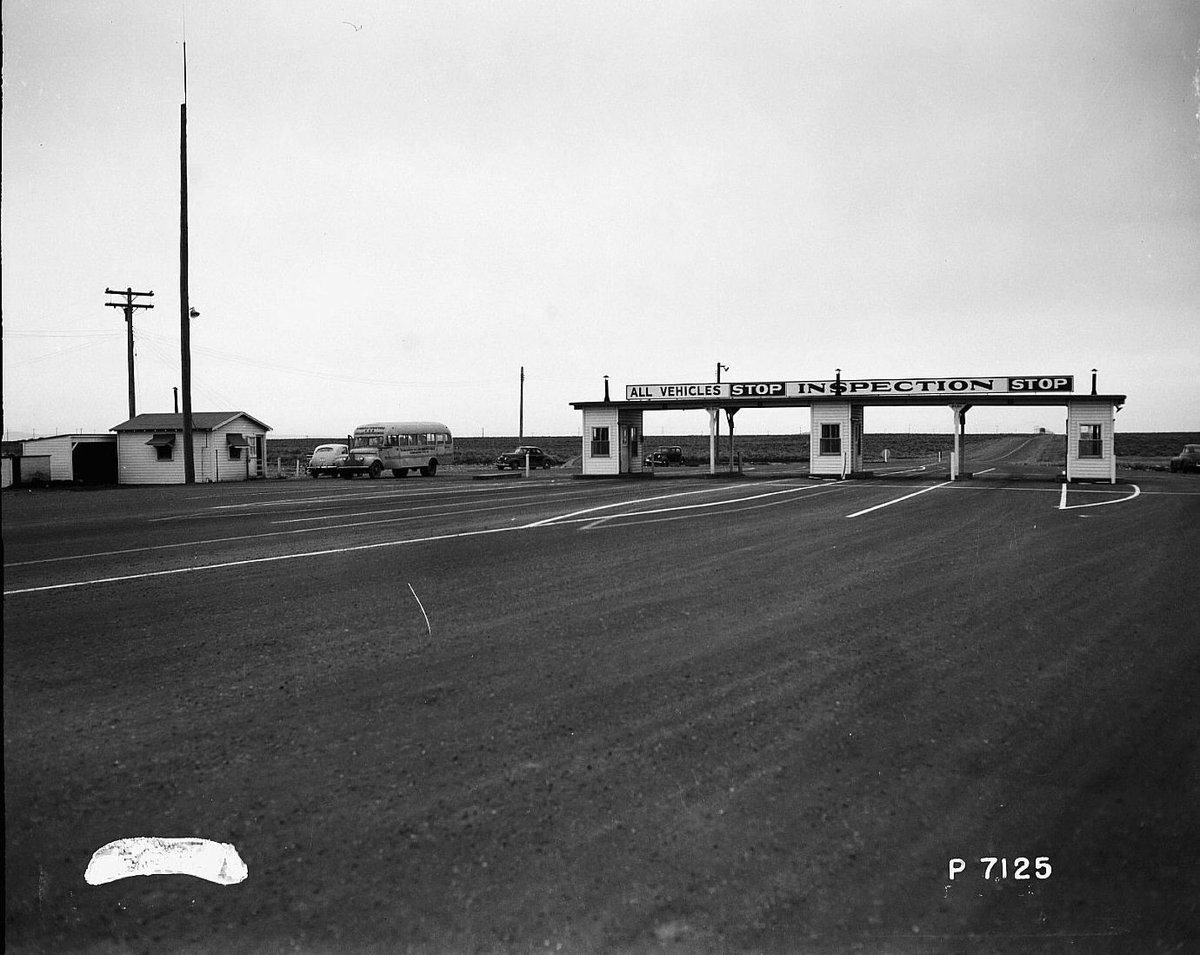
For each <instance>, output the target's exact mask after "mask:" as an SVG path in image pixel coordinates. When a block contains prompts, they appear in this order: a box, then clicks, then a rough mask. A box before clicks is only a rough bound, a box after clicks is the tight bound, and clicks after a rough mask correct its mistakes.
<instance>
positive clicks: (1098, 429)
mask: <svg viewBox="0 0 1200 955" xmlns="http://www.w3.org/2000/svg"><path fill="white" fill-rule="evenodd" d="M1116 431H1117V422H1116V408H1115V407H1114V406H1113V404H1112V403H1111V402H1110V401H1107V400H1099V401H1097V400H1088V399H1086V398H1075V399H1072V400H1071V401H1069V402H1068V403H1067V474H1066V477H1067V480H1068V481H1108V482H1109V483H1110V484H1116V483H1117V450H1116Z"/></svg>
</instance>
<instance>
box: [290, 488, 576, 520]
mask: <svg viewBox="0 0 1200 955" xmlns="http://www.w3.org/2000/svg"><path fill="white" fill-rule="evenodd" d="M571 496H573V495H572V494H571V492H569V491H559V492H557V493H556V494H553V495H551V494H537V493H534V492H531V493H529V494H526V495H525V496H524V497H509V498H505V500H504V502H503V504H501V505H499V506H500V507H504V506H507V505H510V504H519V503H521V502H522V501H544V500H547V499H549V498H551V497H571ZM467 503H471V504H473V503H475V502H474V501H469V502H467ZM445 506H446V502H445V501H435V502H434V503H432V504H417V505H413V506H411V507H410V506H404V507H381V508H375V509H372V510H369V511H347V512H340V511H339V512H337V513H334V514H318V515H317V516H316V517H289V518H285V519H282V520H274V521H271V523H272V524H311V523H314V522H316V521H335V520H341V519H343V518H347V517H370V516H372V515H375V514H395V513H398V512H400V513H403V512H413V513H415V512H417V511H427V510H430V509H431V508H435V507H445ZM445 513H455V512H453V511H451V512H443V514H438V515H430V516H437V517H442V516H444V515H445ZM460 513H463V514H468V513H470V511H466V510H464V511H461V512H460Z"/></svg>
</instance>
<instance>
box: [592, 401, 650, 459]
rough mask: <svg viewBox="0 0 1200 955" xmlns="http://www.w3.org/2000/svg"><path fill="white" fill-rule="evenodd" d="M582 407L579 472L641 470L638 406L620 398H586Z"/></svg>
mask: <svg viewBox="0 0 1200 955" xmlns="http://www.w3.org/2000/svg"><path fill="white" fill-rule="evenodd" d="M582 410H583V449H582V453H583V469H582V470H583V474H584V475H595V476H597V477H619V476H621V475H623V474H641V473H642V472H643V470H644V468H643V465H642V456H643V455H642V436H643V431H642V409H641V408H640V407H626V406H625V405H624V402H586V403H584V407H583V409H582Z"/></svg>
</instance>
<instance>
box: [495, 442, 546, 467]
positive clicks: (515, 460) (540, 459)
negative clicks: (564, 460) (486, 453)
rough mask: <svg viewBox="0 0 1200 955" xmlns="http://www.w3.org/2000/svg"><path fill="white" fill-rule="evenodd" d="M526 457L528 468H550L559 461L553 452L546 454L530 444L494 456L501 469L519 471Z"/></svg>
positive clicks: (523, 465)
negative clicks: (496, 456)
mask: <svg viewBox="0 0 1200 955" xmlns="http://www.w3.org/2000/svg"><path fill="white" fill-rule="evenodd" d="M526 458H528V459H529V467H530V468H552V467H554V466H555V465H557V464H558V463H559V461H558V458H556V457H555V456H554V455H553V454H547V453H546V452H545V451H543V450H542V449H541V448H535V447H534V446H533V445H531V444H523V445H521V446H520V447H519V448H516V449H514V450H512V451H509V452H508V453H506V454H502V455H500V457H498V458H496V467H497V468H499V469H500V470H501V471H503V470H504V469H505V468H511V469H512V470H514V471H520V470H521V469H522V468H524V467H525V459H526Z"/></svg>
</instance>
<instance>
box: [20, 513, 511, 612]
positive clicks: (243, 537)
mask: <svg viewBox="0 0 1200 955" xmlns="http://www.w3.org/2000/svg"><path fill="white" fill-rule="evenodd" d="M509 503H510V502H507V501H506V502H505V503H503V504H494V505H491V506H488V507H470V508H458V509H456V510H453V511H442V512H441V513H438V514H413V515H411V516H409V517H387V518H382V519H380V520H377V521H351V522H350V523H348V524H339V525H338V526H337V527H296V528H291V529H290V530H286V531H263V532H262V533H261V534H239V535H235V536H232V537H209V538H202V539H199V540H190V541H179V542H178V543H175V544H148V545H146V546H145V547H127V548H125V549H123V550H108V551H95V552H93V553H90V554H67V555H65V556H62V557H40V558H38V559H36V560H18V561H13V562H11V563H7V564H5V565H4V566H5V567H28V566H31V565H33V564H61V563H64V562H65V561H68V560H94V559H96V558H98V557H120V556H122V555H124V554H148V553H151V552H152V551H156V550H174V549H177V548H180V547H201V546H204V545H206V544H233V543H237V542H238V541H249V540H261V539H264V538H268V537H290V536H292V535H294V534H317V533H321V532H322V531H324V532H330V531H341V530H348V529H350V528H354V527H376V526H380V525H383V524H403V523H405V522H406V521H417V520H421V519H422V518H435V517H457V516H458V515H460V514H479V513H483V512H486V511H502V510H506V509H507V508H508V507H509ZM5 593H9V591H5Z"/></svg>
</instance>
